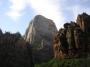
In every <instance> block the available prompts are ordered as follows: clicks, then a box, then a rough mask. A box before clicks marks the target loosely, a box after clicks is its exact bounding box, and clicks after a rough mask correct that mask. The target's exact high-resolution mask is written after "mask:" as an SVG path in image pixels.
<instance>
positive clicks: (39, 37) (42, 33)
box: [24, 15, 57, 63]
mask: <svg viewBox="0 0 90 67" xmlns="http://www.w3.org/2000/svg"><path fill="white" fill-rule="evenodd" d="M56 32H57V29H56V26H55V24H54V22H53V21H52V20H50V19H47V18H45V17H44V16H41V15H37V16H35V18H34V19H33V20H32V21H31V22H30V24H29V27H28V28H27V30H26V33H25V37H24V38H25V40H26V41H27V42H29V43H30V44H31V45H32V48H33V58H34V61H35V63H37V62H43V61H46V60H48V59H50V58H51V57H52V56H53V52H52V41H53V36H54V34H55V33H56Z"/></svg>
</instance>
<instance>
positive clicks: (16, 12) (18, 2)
mask: <svg viewBox="0 0 90 67" xmlns="http://www.w3.org/2000/svg"><path fill="white" fill-rule="evenodd" d="M9 2H10V3H11V6H10V7H9V8H10V10H9V11H8V12H7V13H6V14H7V15H8V16H10V17H11V18H12V19H13V20H17V19H18V18H19V17H20V16H21V15H22V14H23V13H22V11H23V10H24V8H25V6H26V4H25V0H9Z"/></svg>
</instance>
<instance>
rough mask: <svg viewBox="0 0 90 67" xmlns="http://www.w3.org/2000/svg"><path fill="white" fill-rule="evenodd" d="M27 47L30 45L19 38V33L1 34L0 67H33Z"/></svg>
mask: <svg viewBox="0 0 90 67" xmlns="http://www.w3.org/2000/svg"><path fill="white" fill-rule="evenodd" d="M1 31H2V30H0V33H2V32H1ZM0 35H1V34H0ZM29 46H30V44H28V43H27V42H26V41H25V40H24V39H23V38H22V37H21V34H20V33H15V34H11V33H10V32H6V33H2V36H0V66H2V67H33V66H34V65H33V61H32V52H31V48H30V47H29Z"/></svg>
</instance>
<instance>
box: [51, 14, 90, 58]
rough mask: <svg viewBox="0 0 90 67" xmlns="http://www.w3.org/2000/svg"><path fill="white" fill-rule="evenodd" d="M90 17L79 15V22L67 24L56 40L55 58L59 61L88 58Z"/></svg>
mask: <svg viewBox="0 0 90 67" xmlns="http://www.w3.org/2000/svg"><path fill="white" fill-rule="evenodd" d="M89 21H90V16H89V15H87V14H86V13H83V14H81V15H78V17H77V21H76V23H75V22H72V21H71V22H70V23H65V24H64V28H63V29H60V30H59V32H58V33H57V34H56V36H55V38H54V45H53V49H54V57H55V58H58V59H63V58H76V57H86V56H87V55H88V53H89V49H90V32H89V30H90V23H89Z"/></svg>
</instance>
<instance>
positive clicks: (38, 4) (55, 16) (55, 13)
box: [27, 0, 65, 29]
mask: <svg viewBox="0 0 90 67" xmlns="http://www.w3.org/2000/svg"><path fill="white" fill-rule="evenodd" d="M27 2H28V3H29V4H30V6H31V7H32V8H33V9H34V10H35V11H36V13H37V14H41V15H43V16H45V17H47V18H49V19H52V20H53V21H54V22H55V24H56V26H57V28H58V29H59V28H60V27H61V26H62V24H63V22H64V20H65V19H64V17H63V15H62V9H61V7H60V0H27Z"/></svg>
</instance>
